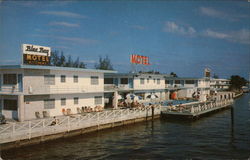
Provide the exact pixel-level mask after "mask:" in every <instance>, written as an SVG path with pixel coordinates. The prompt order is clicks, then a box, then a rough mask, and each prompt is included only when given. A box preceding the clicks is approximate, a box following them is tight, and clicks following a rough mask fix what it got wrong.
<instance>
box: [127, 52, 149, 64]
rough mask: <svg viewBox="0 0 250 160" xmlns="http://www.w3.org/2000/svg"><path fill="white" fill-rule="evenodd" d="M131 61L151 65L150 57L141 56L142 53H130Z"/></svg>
mask: <svg viewBox="0 0 250 160" xmlns="http://www.w3.org/2000/svg"><path fill="white" fill-rule="evenodd" d="M130 62H131V63H133V64H142V65H150V63H149V57H147V56H141V55H137V54H132V55H130Z"/></svg>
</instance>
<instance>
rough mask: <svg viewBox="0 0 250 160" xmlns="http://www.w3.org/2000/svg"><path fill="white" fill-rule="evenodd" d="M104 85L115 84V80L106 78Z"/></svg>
mask: <svg viewBox="0 0 250 160" xmlns="http://www.w3.org/2000/svg"><path fill="white" fill-rule="evenodd" d="M104 84H113V78H104Z"/></svg>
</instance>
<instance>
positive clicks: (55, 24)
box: [49, 22, 80, 27]
mask: <svg viewBox="0 0 250 160" xmlns="http://www.w3.org/2000/svg"><path fill="white" fill-rule="evenodd" d="M49 25H51V26H63V27H80V25H79V24H75V23H68V22H50V23H49Z"/></svg>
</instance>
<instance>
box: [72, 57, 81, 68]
mask: <svg viewBox="0 0 250 160" xmlns="http://www.w3.org/2000/svg"><path fill="white" fill-rule="evenodd" d="M79 63H80V60H79V57H77V59H76V60H75V62H74V63H73V67H75V68H79Z"/></svg>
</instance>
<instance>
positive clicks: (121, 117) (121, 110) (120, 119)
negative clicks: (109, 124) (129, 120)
mask: <svg viewBox="0 0 250 160" xmlns="http://www.w3.org/2000/svg"><path fill="white" fill-rule="evenodd" d="M122 119H123V117H122V110H121V118H120V120H122Z"/></svg>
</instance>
